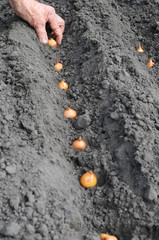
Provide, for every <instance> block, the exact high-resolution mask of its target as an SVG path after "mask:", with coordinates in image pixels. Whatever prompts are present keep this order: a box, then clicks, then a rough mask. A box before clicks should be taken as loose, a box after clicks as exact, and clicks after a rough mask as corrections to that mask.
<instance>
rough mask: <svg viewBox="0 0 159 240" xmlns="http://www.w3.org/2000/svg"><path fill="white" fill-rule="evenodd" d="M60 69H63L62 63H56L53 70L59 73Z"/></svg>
mask: <svg viewBox="0 0 159 240" xmlns="http://www.w3.org/2000/svg"><path fill="white" fill-rule="evenodd" d="M62 68H63V65H62V63H59V61H57V62H56V64H55V70H56V71H58V72H59V71H61V69H62Z"/></svg>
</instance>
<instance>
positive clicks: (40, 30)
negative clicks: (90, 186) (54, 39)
mask: <svg viewBox="0 0 159 240" xmlns="http://www.w3.org/2000/svg"><path fill="white" fill-rule="evenodd" d="M35 30H36V33H37V35H38V38H39V40H40V42H42V43H44V44H47V43H48V36H47V32H46V29H45V25H37V26H36V27H35Z"/></svg>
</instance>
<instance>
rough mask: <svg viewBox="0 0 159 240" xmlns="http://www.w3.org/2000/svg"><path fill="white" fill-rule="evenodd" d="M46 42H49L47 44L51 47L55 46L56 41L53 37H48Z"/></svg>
mask: <svg viewBox="0 0 159 240" xmlns="http://www.w3.org/2000/svg"><path fill="white" fill-rule="evenodd" d="M48 44H49V46H51V47H56V46H57V42H56V41H55V40H54V39H53V38H50V39H49V40H48Z"/></svg>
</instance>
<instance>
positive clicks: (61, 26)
mask: <svg viewBox="0 0 159 240" xmlns="http://www.w3.org/2000/svg"><path fill="white" fill-rule="evenodd" d="M64 29H65V25H60V30H61V33H63V32H64Z"/></svg>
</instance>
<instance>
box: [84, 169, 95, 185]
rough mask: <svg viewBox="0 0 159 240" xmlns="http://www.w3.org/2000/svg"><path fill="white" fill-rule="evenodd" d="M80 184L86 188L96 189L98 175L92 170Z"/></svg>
mask: <svg viewBox="0 0 159 240" xmlns="http://www.w3.org/2000/svg"><path fill="white" fill-rule="evenodd" d="M80 183H81V185H82V186H83V187H84V188H90V187H95V185H96V184H97V178H96V175H95V174H94V173H93V172H92V171H91V170H90V171H88V172H86V173H85V174H83V175H82V176H81V178H80Z"/></svg>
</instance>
